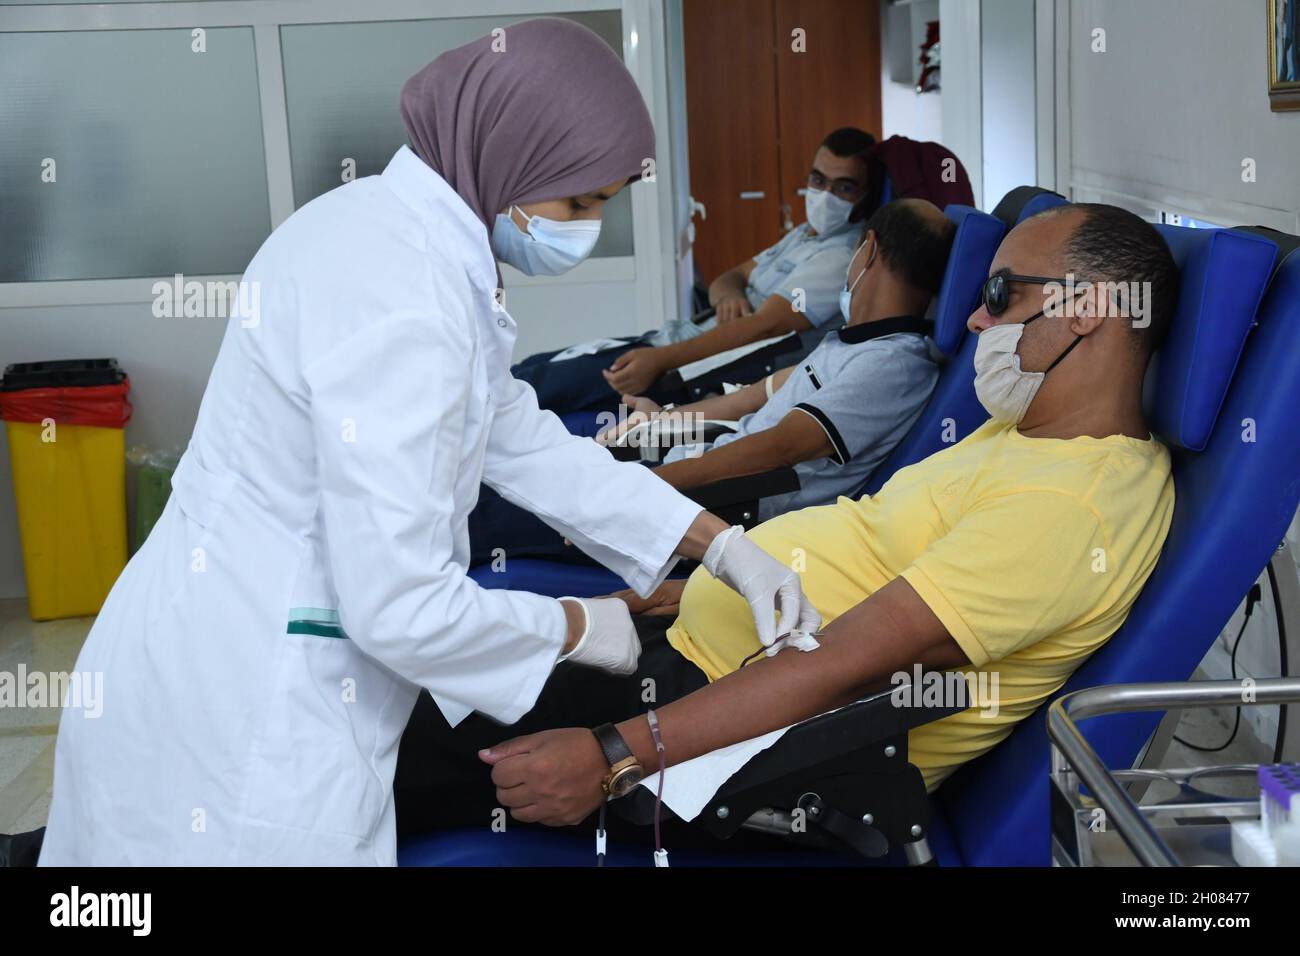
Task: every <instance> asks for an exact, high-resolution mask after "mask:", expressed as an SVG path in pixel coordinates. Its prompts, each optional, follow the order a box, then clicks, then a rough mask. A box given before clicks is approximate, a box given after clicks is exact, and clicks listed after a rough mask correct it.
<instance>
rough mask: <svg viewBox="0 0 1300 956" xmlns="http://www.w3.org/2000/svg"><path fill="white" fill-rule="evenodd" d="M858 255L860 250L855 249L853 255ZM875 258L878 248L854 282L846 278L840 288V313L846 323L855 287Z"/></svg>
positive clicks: (864, 243) (863, 243) (865, 241)
mask: <svg viewBox="0 0 1300 956" xmlns="http://www.w3.org/2000/svg"><path fill="white" fill-rule="evenodd" d="M866 244H867V240H865V239H864V240H863V241H862V246H865V245H866ZM862 246H858V249H861V248H862ZM857 255H858V250H857V249H854V250H853V257H854V258H857ZM875 258H876V250H875V249H872V250H871V259H868V260H867V261H866V264H865V265H863V267H862V271H861V272H859V273H858V277H857V278H856V279H854V280H853V283H852V284H851V285H850V284H849V281H848V280H847V279H845V280H844V288H843V289H841V290H840V315H842V316H844V321H845V322H846V323H847V322H848V321H849V308H850V306H851V305H852V304H853V288H854V286H856V285H857V284H858V283H859V282H861V281H862V277H863V276H864V275H866V274H867V269H868V267H870V265H871V260H872V259H875ZM849 261H850V262H852V261H853V260H852V259H850V260H849Z"/></svg>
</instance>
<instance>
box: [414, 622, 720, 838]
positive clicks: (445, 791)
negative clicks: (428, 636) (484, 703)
mask: <svg viewBox="0 0 1300 956" xmlns="http://www.w3.org/2000/svg"><path fill="white" fill-rule="evenodd" d="M672 621H673V618H672V617H671V616H668V615H663V616H645V615H642V616H638V617H634V618H633V622H634V623H635V625H636V629H637V634H638V635H639V636H640V638H641V658H640V660H639V661H638V663H637V669H636V673H634V674H629V675H627V676H619V675H615V674H607V673H605V672H604V671H599V670H595V669H593V668H590V667H580V666H578V665H576V664H570V663H568V662H565V663H562V664H560V665H559V666H557V667H556V668H555V671H554V673H552V674H551V677H550V679H549V680H548V681H547V682H546V686H545V687H544V688H543V689H542V693H541V696H540V697H538V699H537V703H536V705H534V707H533V709H532V710H530V711H529V712H528V713H527V714H525V715H524V716H523V717H522V718H521V719H520V720H519V722H518V723H516V724H513V725H511V726H506V725H504V724H499V723H497V722H496V721H495V720H492V719H491V718H489V717H484V716H483V715H482V714H471V715H470V716H469V717H466V718H465V720H464V721H462V722H461V723H460V724H459V725H458V726H456V727H454V728H453V727H450V726H448V724H447V720H446V718H444V717H443V716H442V711H440V710H439V709H438V706H437V705H436V704H435V703H434V702H433V698H432V697H430V696H429V695H428V693H422V694H420V698H419V700H418V701H417V703H416V705H415V711H414V712H413V713H412V715H411V720H410V722H409V723H408V724H407V726H406V732H405V733H404V734H403V735H402V743H401V747H400V749H399V750H398V757H397V775H396V778H395V780H394V783H393V790H394V799H395V801H396V806H397V833H398V836H399V838H400V837H405V836H411V835H414V834H418V833H427V832H428V831H430V830H433V829H437V828H439V827H448V826H485V825H488V824H490V823H491V822H492V813H493V811H494V810H496V808H497V807H499V806H500V803H498V801H497V798H496V788H495V786H493V784H492V778H491V773H492V768H491V767H489V766H488V765H487V764H485V763H483V762H482V761H481V760H479V759H478V751H479V750H481V749H483V748H485V747H491V746H493V745H495V744H499V743H501V742H502V741H505V740H509V739H511V738H513V737H520V736H523V735H524V734H532V733H537V732H538V731H542V730H554V729H556V728H560V727H596V726H599V725H600V724H604V723H618V722H619V721H622V720H627V719H628V718H630V717H635V716H637V715H638V714H644V713H645V712H646V711H647V710H649V709H651V708H652V707H661V706H663V705H664V704H667V703H669V702H671V701H674V700H676V699H677V698H679V697H684V696H686V695H687V694H689V693H691V692H692V691H695V690H698V689H699V688H701V687H703V686H704V685H706V684H707V683H708V682H709V681H708V678H707V677H706V676H705V675H704V672H703V671H701V670H700V669H699V668H698V667H696V666H695V665H694V664H692V663H691V662H690V661H688V660H687V659H686V658H685V657H683V656H682V655H681V654H679V653H677V651H675V650H673V648H672V646H671V645H670V644H669V643H668V639H667V636H666V634H667V631H668V627H669V626H670V625H671V623H672ZM647 682H649V683H647Z"/></svg>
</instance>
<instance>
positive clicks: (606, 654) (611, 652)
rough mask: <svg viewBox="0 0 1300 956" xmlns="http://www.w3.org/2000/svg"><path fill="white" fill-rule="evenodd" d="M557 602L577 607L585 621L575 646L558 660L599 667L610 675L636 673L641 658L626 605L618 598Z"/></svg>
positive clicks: (564, 598)
mask: <svg viewBox="0 0 1300 956" xmlns="http://www.w3.org/2000/svg"><path fill="white" fill-rule="evenodd" d="M560 600H561V601H572V602H574V603H575V604H577V605H579V606H580V607H581V608H582V613H583V614H584V615H586V620H587V626H586V627H585V628H584V629H583V631H582V637H580V638H578V643H577V645H576V646H575V647H574V648H573V650H571V651H569V653H568V654H565V655H564V656H563V657H561V658H560V660H562V661H573V663H575V664H582V665H584V666H586V667H598V668H600V669H601V670H603V671H609V672H610V673H611V674H631V673H633V672H634V671H636V662H637V658H639V657H640V656H641V638H640V637H638V636H637V633H636V628H635V627H633V626H632V616H631V615H630V614H629V613H628V610H627V605H626V604H624V603H623V602H622V601H620V600H619V599H618V598H575V597H562V598H560Z"/></svg>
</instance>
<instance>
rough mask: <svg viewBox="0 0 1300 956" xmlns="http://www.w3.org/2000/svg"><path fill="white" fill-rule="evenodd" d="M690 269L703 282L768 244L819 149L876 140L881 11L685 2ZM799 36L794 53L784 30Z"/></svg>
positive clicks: (798, 1) (730, 0) (793, 212)
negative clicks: (851, 132) (837, 134)
mask: <svg viewBox="0 0 1300 956" xmlns="http://www.w3.org/2000/svg"><path fill="white" fill-rule="evenodd" d="M682 24H683V45H684V48H685V59H686V64H685V66H686V119H687V135H688V137H689V140H690V142H689V149H690V175H691V194H692V195H693V196H694V197H695V199H696V200H697V201H699V202H701V203H703V204H704V206H705V208H706V209H707V211H708V218H707V219H704V220H701V219H700V218H699V217H696V220H695V226H696V235H695V247H694V253H695V262H696V266H697V269H698V271H699V274H700V276H701V277H702V278H703V279H704V281H705V282H709V281H711V280H712V279H714V278H715V277H716V276H717V275H718V274H719V273H721V272H723V271H725V270H727V269H730V268H731V267H732V266H735V265H737V264H738V263H740V262H743V261H745V260H746V259H749V258H751V257H752V256H753V255H754V254H755V253H757V252H759V251H760V250H762V249H765V248H766V247H768V246H770V245H772V243H774V242H776V241H777V240H778V239H779V238H781V236H782V234H783V227H784V225H785V224H786V222H787V217H789V221H791V222H792V223H796V224H797V223H800V222H802V221H803V219H804V208H803V199H802V197H801V196H800V195H799V194H798V192H797V191H798V190H799V189H802V188H803V186H804V183H805V182H806V180H807V177H808V164H809V162H810V161H811V160H812V156H813V153H814V152H816V149H817V144H818V143H820V142H821V140H822V139H823V138H824V137H825V136H826V134H827V133H829V132H830V131H831V130H833V129H835V128H837V127H839V126H858V127H860V128H862V129H865V130H867V131H868V132H870V133H871V134H872V135H873V136H876V137H879V135H880V9H879V6H878V0H683V3H682ZM796 29H799V30H802V31H803V33H802V40H801V42H799V43H796V42H795V41H796V37H795V36H793V35H792V34H793V31H795V30H796Z"/></svg>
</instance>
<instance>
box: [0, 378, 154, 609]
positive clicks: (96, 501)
mask: <svg viewBox="0 0 1300 956" xmlns="http://www.w3.org/2000/svg"><path fill="white" fill-rule="evenodd" d="M129 390H130V382H129V380H128V379H127V377H126V375H125V374H123V372H122V370H121V369H120V368H119V367H118V364H117V361H116V360H115V359H76V360H66V361H58V362H24V363H20V364H16V365H10V366H9V367H8V368H6V369H5V373H4V378H3V380H0V418H3V419H4V422H5V431H6V432H7V434H8V439H9V458H10V463H11V466H12V468H13V482H14V498H15V499H16V501H17V505H18V531H19V536H20V537H21V539H22V551H23V566H24V568H25V570H26V572H27V599H28V604H29V607H30V611H31V616H32V619H33V620H36V621H45V620H50V619H51V618H60V617H77V616H80V615H84V614H94V613H96V612H98V611H99V609H100V607H101V606H102V605H103V603H104V598H106V597H107V596H108V592H109V589H110V588H112V586H113V582H114V581H116V580H117V576H118V575H119V574H120V573H121V571H122V568H123V567H124V566H125V565H126V455H125V441H124V433H123V428H124V426H125V425H126V423H127V421H128V420H129V419H130V417H131V405H130V402H129V401H128V400H127V394H128V392H129Z"/></svg>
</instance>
